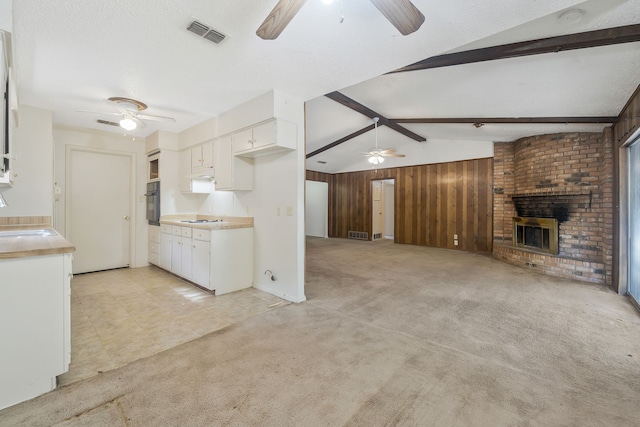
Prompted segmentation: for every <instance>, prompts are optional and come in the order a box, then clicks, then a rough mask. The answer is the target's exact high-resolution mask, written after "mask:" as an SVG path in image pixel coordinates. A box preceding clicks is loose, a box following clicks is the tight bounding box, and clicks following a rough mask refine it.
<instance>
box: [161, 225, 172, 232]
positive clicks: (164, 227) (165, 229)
mask: <svg viewBox="0 0 640 427" xmlns="http://www.w3.org/2000/svg"><path fill="white" fill-rule="evenodd" d="M160 232H161V233H169V234H171V226H170V225H169V224H160Z"/></svg>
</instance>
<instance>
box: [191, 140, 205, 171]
mask: <svg viewBox="0 0 640 427" xmlns="http://www.w3.org/2000/svg"><path fill="white" fill-rule="evenodd" d="M203 164H204V159H203V158H202V146H200V145H198V146H197V147H193V148H192V149H191V170H195V169H198V168H201V167H202V165H203Z"/></svg>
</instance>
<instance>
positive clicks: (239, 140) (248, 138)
mask: <svg viewBox="0 0 640 427" xmlns="http://www.w3.org/2000/svg"><path fill="white" fill-rule="evenodd" d="M231 141H232V143H233V152H234V153H238V152H240V151H245V150H250V149H252V148H253V143H254V141H253V129H246V130H243V131H240V132H237V133H234V134H233V135H231Z"/></svg>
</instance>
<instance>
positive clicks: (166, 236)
mask: <svg viewBox="0 0 640 427" xmlns="http://www.w3.org/2000/svg"><path fill="white" fill-rule="evenodd" d="M160 231H161V233H160V264H159V267H161V268H164V269H165V270H169V271H171V249H172V244H173V236H172V235H171V226H170V225H166V224H161V225H160Z"/></svg>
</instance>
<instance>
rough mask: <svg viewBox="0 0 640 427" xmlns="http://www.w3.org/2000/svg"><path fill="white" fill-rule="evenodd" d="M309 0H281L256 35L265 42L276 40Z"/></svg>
mask: <svg viewBox="0 0 640 427" xmlns="http://www.w3.org/2000/svg"><path fill="white" fill-rule="evenodd" d="M306 2H307V0H280V1H279V2H278V4H276V5H275V7H274V8H273V10H272V11H271V13H270V14H269V15H268V16H267V18H266V19H265V20H264V22H263V23H262V25H260V28H258V31H256V34H257V35H258V37H260V38H262V39H264V40H275V39H276V38H278V36H279V35H280V33H281V32H282V31H283V30H284V29H285V27H286V26H287V25H288V24H289V22H290V21H291V20H292V19H293V17H294V16H296V13H298V11H299V10H300V8H301V7H302V6H304V4H305V3H306Z"/></svg>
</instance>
